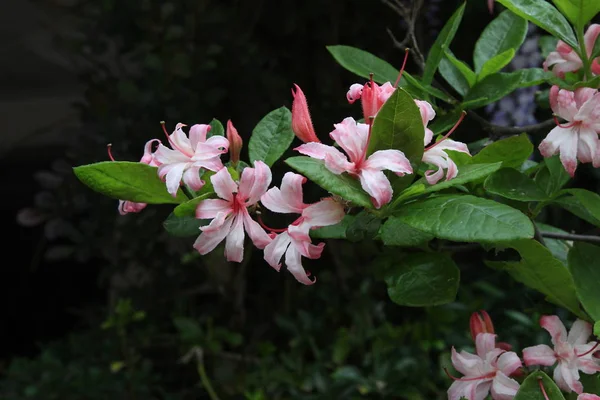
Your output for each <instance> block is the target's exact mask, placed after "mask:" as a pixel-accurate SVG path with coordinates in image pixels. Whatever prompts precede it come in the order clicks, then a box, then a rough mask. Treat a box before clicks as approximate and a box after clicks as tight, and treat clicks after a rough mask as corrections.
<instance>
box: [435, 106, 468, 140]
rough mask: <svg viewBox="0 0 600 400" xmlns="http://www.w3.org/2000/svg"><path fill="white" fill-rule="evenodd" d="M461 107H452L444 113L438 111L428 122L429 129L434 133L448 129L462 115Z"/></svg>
mask: <svg viewBox="0 0 600 400" xmlns="http://www.w3.org/2000/svg"><path fill="white" fill-rule="evenodd" d="M462 112H463V111H462V110H461V109H458V108H457V109H454V110H451V111H448V112H446V113H439V114H437V115H436V116H435V119H434V120H433V122H432V123H431V124H429V129H431V131H432V132H433V134H434V135H439V134H440V133H443V132H447V131H449V130H450V129H451V128H452V127H453V126H454V125H456V123H457V122H458V120H459V118H460V116H461V115H462Z"/></svg>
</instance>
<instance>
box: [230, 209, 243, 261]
mask: <svg viewBox="0 0 600 400" xmlns="http://www.w3.org/2000/svg"><path fill="white" fill-rule="evenodd" d="M232 219H233V224H232V225H231V230H230V231H229V233H228V234H227V239H226V240H225V258H227V261H233V262H242V260H243V259H244V237H245V235H244V218H243V216H242V215H241V214H240V213H237V214H235V215H234V216H233V217H232Z"/></svg>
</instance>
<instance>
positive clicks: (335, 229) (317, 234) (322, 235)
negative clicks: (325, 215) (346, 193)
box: [310, 215, 355, 239]
mask: <svg viewBox="0 0 600 400" xmlns="http://www.w3.org/2000/svg"><path fill="white" fill-rule="evenodd" d="M354 218H355V216H354V215H345V216H344V219H342V221H341V222H339V223H337V224H335V225H330V226H323V227H320V228H317V229H311V231H310V236H311V237H313V238H315V239H346V230H347V229H348V226H350V225H351V224H352V222H353V221H354Z"/></svg>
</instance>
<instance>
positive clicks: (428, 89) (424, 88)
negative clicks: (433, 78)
mask: <svg viewBox="0 0 600 400" xmlns="http://www.w3.org/2000/svg"><path fill="white" fill-rule="evenodd" d="M402 78H403V79H406V82H407V83H408V84H409V85H410V86H413V87H414V88H415V89H417V90H418V91H421V92H423V93H427V94H430V95H432V96H433V97H436V98H438V99H440V100H443V101H445V102H446V103H450V104H453V103H456V100H454V99H453V98H451V97H450V96H448V95H447V94H446V93H444V92H442V91H441V90H439V89H436V88H434V87H433V86H429V85H423V84H422V83H421V81H419V80H418V79H417V78H415V77H413V76H412V75H410V74H409V73H408V72H406V71H404V72H403V73H402ZM400 83H402V80H401V81H400ZM400 86H402V85H400ZM409 88H410V87H409V86H407V87H406V89H407V91H408V92H409V93H411V94H413V93H412V91H411V90H408V89H409Z"/></svg>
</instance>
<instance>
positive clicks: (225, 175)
mask: <svg viewBox="0 0 600 400" xmlns="http://www.w3.org/2000/svg"><path fill="white" fill-rule="evenodd" d="M210 181H211V182H212V184H213V188H214V190H215V193H216V194H217V196H219V197H220V198H222V199H223V200H227V201H229V202H232V201H233V193H235V192H237V191H238V186H237V185H236V183H235V182H234V181H233V179H232V178H231V174H230V173H229V171H228V170H227V168H221V169H220V170H219V172H217V173H216V174H214V175H213V176H211V177H210Z"/></svg>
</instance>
